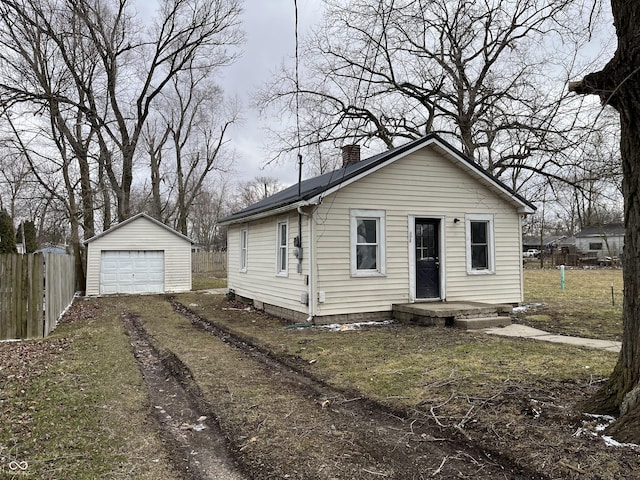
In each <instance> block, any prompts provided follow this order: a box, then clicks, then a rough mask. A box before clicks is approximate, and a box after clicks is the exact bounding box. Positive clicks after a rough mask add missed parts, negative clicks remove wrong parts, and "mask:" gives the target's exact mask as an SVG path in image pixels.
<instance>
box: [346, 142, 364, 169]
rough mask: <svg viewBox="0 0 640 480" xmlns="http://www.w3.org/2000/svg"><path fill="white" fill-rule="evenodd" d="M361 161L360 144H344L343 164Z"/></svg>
mask: <svg viewBox="0 0 640 480" xmlns="http://www.w3.org/2000/svg"><path fill="white" fill-rule="evenodd" d="M359 161H360V145H344V146H343V147H342V166H343V167H346V166H348V165H352V164H354V163H358V162H359Z"/></svg>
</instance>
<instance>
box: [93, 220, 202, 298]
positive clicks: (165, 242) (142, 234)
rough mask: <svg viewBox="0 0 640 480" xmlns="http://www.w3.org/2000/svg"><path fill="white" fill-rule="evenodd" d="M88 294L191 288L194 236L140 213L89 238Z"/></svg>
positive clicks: (179, 290) (178, 290)
mask: <svg viewBox="0 0 640 480" xmlns="http://www.w3.org/2000/svg"><path fill="white" fill-rule="evenodd" d="M84 243H85V244H86V245H87V295H105V294H113V293H163V292H184V291H189V290H191V240H189V239H188V238H187V237H185V236H184V235H182V234H181V233H179V232H176V231H175V230H173V229H171V228H169V227H167V226H166V225H164V224H162V223H161V222H159V221H158V220H156V219H154V218H152V217H150V216H149V215H146V214H144V213H140V214H138V215H135V216H134V217H131V218H129V219H127V220H125V221H124V222H121V223H119V224H118V225H115V226H114V227H112V228H110V229H109V230H106V231H105V232H103V233H101V234H99V235H96V236H95V237H92V238H90V239H88V240H86V241H85V242H84Z"/></svg>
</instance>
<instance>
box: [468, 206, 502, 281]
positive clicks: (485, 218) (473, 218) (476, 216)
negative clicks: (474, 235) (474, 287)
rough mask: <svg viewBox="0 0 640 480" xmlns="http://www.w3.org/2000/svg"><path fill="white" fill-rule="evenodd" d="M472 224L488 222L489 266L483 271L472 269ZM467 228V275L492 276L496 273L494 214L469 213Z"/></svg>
mask: <svg viewBox="0 0 640 480" xmlns="http://www.w3.org/2000/svg"><path fill="white" fill-rule="evenodd" d="M471 222H488V224H489V225H488V227H489V228H488V229H487V230H488V231H487V237H488V238H487V244H488V249H489V251H488V254H489V259H488V260H489V262H488V263H489V265H488V268H485V269H482V270H476V269H473V268H471ZM465 227H466V232H465V236H466V241H465V249H466V253H467V274H468V275H491V274H494V273H495V271H496V263H495V258H496V249H495V243H494V235H493V215H492V214H483V213H468V214H467V215H465Z"/></svg>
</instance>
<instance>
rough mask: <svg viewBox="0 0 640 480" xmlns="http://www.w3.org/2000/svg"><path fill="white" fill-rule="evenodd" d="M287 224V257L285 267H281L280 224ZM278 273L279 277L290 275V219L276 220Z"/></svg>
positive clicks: (285, 251)
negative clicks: (282, 268)
mask: <svg viewBox="0 0 640 480" xmlns="http://www.w3.org/2000/svg"><path fill="white" fill-rule="evenodd" d="M283 224H284V225H286V227H287V238H285V239H284V240H285V244H284V258H285V262H286V265H285V269H284V270H281V269H280V260H281V258H282V257H281V254H280V252H281V249H280V240H281V239H280V226H281V225H283ZM276 275H277V276H278V277H287V276H289V219H286V220H280V221H278V222H276Z"/></svg>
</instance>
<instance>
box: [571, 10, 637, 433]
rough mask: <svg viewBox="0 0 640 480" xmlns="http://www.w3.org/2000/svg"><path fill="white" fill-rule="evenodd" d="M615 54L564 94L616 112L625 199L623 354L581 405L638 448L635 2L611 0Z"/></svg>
mask: <svg viewBox="0 0 640 480" xmlns="http://www.w3.org/2000/svg"><path fill="white" fill-rule="evenodd" d="M611 10H612V13H613V17H614V24H615V26H616V32H617V36H618V49H617V50H616V53H615V55H614V57H613V59H611V61H610V62H609V63H608V64H607V65H606V67H605V68H604V69H603V70H602V71H600V72H596V73H592V74H589V75H587V76H586V77H585V78H584V79H583V80H582V81H581V82H576V83H571V84H570V85H569V89H570V90H572V91H575V92H576V93H579V94H594V95H598V96H600V99H601V100H602V102H603V104H608V105H611V106H612V107H614V108H615V109H616V110H617V111H618V112H619V113H620V125H621V140H620V152H621V158H622V170H623V178H624V180H623V194H624V200H625V245H624V258H623V264H624V277H623V278H624V300H623V336H622V349H621V351H620V355H619V356H618V363H617V364H616V366H615V369H614V371H613V373H612V375H611V377H610V378H609V380H608V381H607V382H606V383H605V384H604V385H603V387H602V388H601V389H600V390H599V391H598V392H597V393H596V395H594V397H593V398H591V399H589V400H588V401H587V402H585V403H584V404H583V405H582V406H583V407H584V409H585V410H587V411H590V412H592V413H603V414H612V415H620V417H619V419H618V421H617V422H615V423H614V424H613V425H612V426H611V427H610V429H609V432H608V433H610V434H611V435H613V436H614V437H615V438H616V439H617V440H619V441H623V442H633V443H640V283H639V282H640V279H639V277H638V276H639V275H640V81H639V74H638V72H639V71H640V23H639V22H637V19H638V18H639V16H640V2H635V1H634V2H629V1H628V0H611Z"/></svg>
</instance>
